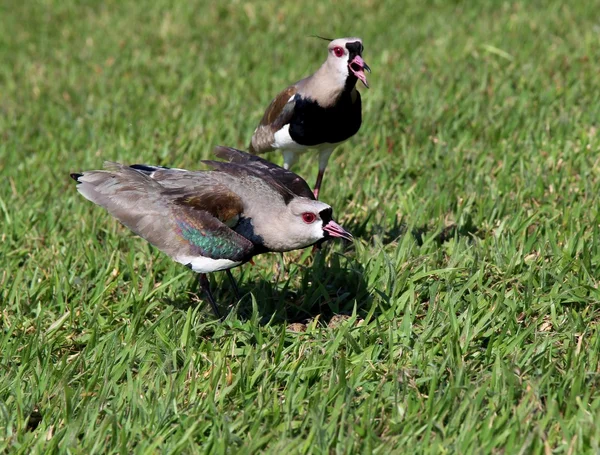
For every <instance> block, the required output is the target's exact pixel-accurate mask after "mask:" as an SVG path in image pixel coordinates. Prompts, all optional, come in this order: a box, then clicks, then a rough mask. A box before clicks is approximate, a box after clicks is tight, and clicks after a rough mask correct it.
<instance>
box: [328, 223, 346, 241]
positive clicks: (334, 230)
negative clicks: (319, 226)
mask: <svg viewBox="0 0 600 455" xmlns="http://www.w3.org/2000/svg"><path fill="white" fill-rule="evenodd" d="M323 230H324V231H325V232H326V233H327V234H329V236H330V237H341V238H342V239H346V240H349V241H352V240H353V237H352V234H350V233H349V232H348V231H347V230H345V229H344V228H343V227H342V226H340V225H339V224H337V223H336V222H335V221H333V220H331V221H330V222H329V223H327V224H326V225H325V226H323Z"/></svg>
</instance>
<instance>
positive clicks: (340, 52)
mask: <svg viewBox="0 0 600 455" xmlns="http://www.w3.org/2000/svg"><path fill="white" fill-rule="evenodd" d="M333 53H334V54H335V56H336V57H341V56H342V55H344V49H342V48H341V47H340V46H335V47H334V48H333Z"/></svg>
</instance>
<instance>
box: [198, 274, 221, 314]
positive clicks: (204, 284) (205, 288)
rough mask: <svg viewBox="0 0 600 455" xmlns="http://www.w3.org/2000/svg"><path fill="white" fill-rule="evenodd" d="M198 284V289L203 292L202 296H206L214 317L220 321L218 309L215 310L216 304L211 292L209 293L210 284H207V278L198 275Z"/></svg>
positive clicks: (203, 275) (204, 275)
mask: <svg viewBox="0 0 600 455" xmlns="http://www.w3.org/2000/svg"><path fill="white" fill-rule="evenodd" d="M198 283H200V287H201V288H202V290H203V291H204V294H205V295H206V298H207V299H208V302H209V303H210V306H211V308H212V310H213V313H215V316H216V317H217V318H219V319H222V317H221V313H220V312H219V308H217V302H215V298H214V297H213V295H212V292H210V283H209V282H208V277H207V276H206V273H199V274H198Z"/></svg>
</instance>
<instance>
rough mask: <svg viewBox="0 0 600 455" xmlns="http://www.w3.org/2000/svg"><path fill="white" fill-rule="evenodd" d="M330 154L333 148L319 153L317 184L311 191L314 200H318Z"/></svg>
mask: <svg viewBox="0 0 600 455" xmlns="http://www.w3.org/2000/svg"><path fill="white" fill-rule="evenodd" d="M332 153H333V148H326V149H322V150H321V151H320V152H319V174H318V175H317V183H315V189H314V190H313V194H314V195H315V199H319V190H320V189H321V182H322V181H323V174H325V169H326V168H327V163H329V157H330V156H331V154H332Z"/></svg>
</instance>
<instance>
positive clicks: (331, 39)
mask: <svg viewBox="0 0 600 455" xmlns="http://www.w3.org/2000/svg"><path fill="white" fill-rule="evenodd" d="M309 36H310V37H311V38H319V39H322V40H323V41H333V38H325V37H324V36H319V35H309Z"/></svg>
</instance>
